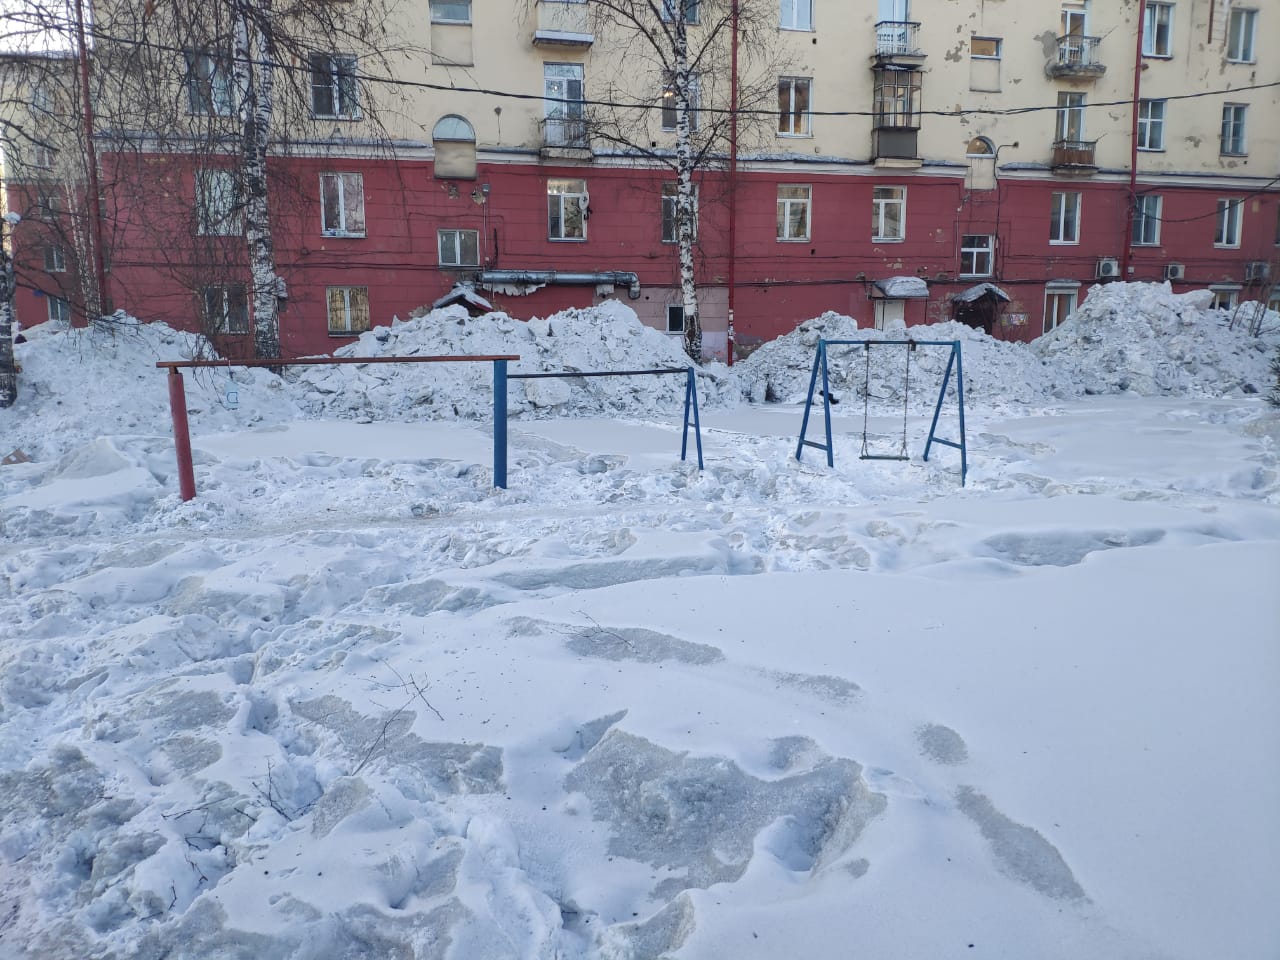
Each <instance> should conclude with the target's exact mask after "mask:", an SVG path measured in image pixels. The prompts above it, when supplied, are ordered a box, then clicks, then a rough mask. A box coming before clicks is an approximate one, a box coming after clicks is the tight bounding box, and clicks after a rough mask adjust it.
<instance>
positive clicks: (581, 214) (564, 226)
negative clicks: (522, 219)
mask: <svg viewBox="0 0 1280 960" xmlns="http://www.w3.org/2000/svg"><path fill="white" fill-rule="evenodd" d="M589 202H590V201H589V198H588V196H587V181H585V180H565V179H560V178H554V177H553V178H552V179H549V180H548V181H547V238H548V239H550V240H585V239H587V216H588V212H587V210H588V203H589Z"/></svg>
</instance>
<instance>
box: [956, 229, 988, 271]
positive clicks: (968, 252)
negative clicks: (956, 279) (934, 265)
mask: <svg viewBox="0 0 1280 960" xmlns="http://www.w3.org/2000/svg"><path fill="white" fill-rule="evenodd" d="M973 241H981V242H980V243H974V242H973ZM984 258H985V261H986V263H985V266H986V269H985V270H983V269H981V267H982V266H983V259H984ZM966 261H968V265H969V269H968V270H966V269H965V265H966ZM995 272H996V235H995V234H994V233H974V234H964V235H962V236H961V237H960V276H962V277H992V276H995Z"/></svg>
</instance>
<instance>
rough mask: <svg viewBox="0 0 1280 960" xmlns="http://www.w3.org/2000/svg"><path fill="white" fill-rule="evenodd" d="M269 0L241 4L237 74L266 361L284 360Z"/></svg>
mask: <svg viewBox="0 0 1280 960" xmlns="http://www.w3.org/2000/svg"><path fill="white" fill-rule="evenodd" d="M270 16H271V3H270V0H260V2H258V3H257V4H256V10H255V11H252V12H251V10H250V8H249V4H248V3H247V2H243V0H242V3H240V4H238V5H237V9H236V24H235V49H234V50H233V60H234V67H233V70H234V74H235V79H236V83H237V85H238V89H239V90H240V93H241V96H242V100H241V107H240V125H241V126H240V164H241V176H240V187H241V190H242V191H243V196H242V198H241V200H242V203H243V205H244V207H243V208H244V239H245V245H246V247H247V249H248V257H249V273H250V277H251V282H252V291H253V350H254V355H255V356H257V357H259V358H263V359H273V358H275V357H278V356H280V294H281V284H280V278H279V276H278V275H277V274H276V264H275V251H274V248H273V243H272V236H271V212H270V208H269V207H268V204H267V192H268V190H267V150H268V147H269V145H270V138H271V121H272V106H273V100H272V97H273V84H274V81H275V77H274V68H273V66H272V56H273V55H274V50H273V49H271V44H270V43H269V42H268V39H267V37H266V35H265V34H264V32H263V30H262V29H261V27H260V26H259V24H258V22H257V20H256V19H254V18H255V17H270Z"/></svg>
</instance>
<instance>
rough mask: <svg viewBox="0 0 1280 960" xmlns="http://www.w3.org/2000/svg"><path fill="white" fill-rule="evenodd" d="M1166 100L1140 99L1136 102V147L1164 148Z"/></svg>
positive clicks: (1141, 148) (1140, 148) (1147, 148)
mask: <svg viewBox="0 0 1280 960" xmlns="http://www.w3.org/2000/svg"><path fill="white" fill-rule="evenodd" d="M1167 106H1168V101H1165V100H1140V101H1139V102H1138V149H1139V150H1163V149H1164V117H1165V109H1166V107H1167Z"/></svg>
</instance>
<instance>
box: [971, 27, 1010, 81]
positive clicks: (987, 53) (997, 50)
mask: <svg viewBox="0 0 1280 960" xmlns="http://www.w3.org/2000/svg"><path fill="white" fill-rule="evenodd" d="M1003 48H1004V42H1003V41H1002V40H1001V38H1000V37H970V38H969V89H970V90H978V91H984V92H992V91H996V90H999V89H1000V59H1001V57H1002V56H1003V54H1004V49H1003Z"/></svg>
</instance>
